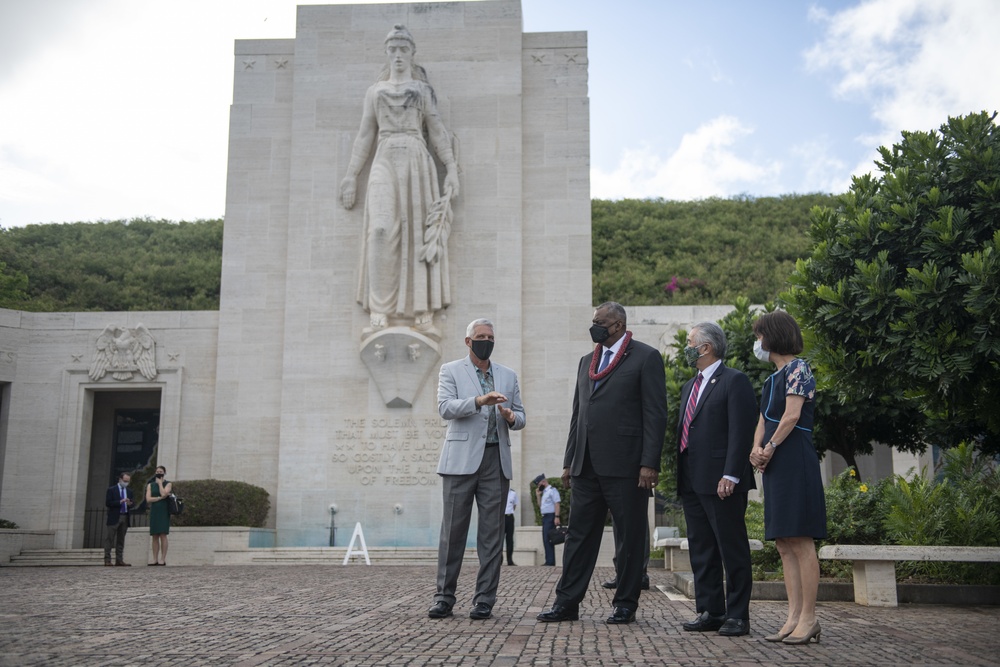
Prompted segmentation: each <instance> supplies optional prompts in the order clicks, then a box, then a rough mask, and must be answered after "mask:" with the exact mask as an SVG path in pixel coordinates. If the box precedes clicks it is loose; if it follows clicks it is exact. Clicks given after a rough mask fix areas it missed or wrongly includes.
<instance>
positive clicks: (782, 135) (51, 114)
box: [0, 0, 1000, 227]
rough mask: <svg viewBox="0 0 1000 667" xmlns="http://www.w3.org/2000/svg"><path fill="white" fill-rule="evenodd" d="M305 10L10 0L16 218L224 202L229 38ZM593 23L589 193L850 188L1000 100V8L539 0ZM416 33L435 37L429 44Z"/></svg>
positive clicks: (5, 14) (7, 216)
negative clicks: (927, 134) (918, 141)
mask: <svg viewBox="0 0 1000 667" xmlns="http://www.w3.org/2000/svg"><path fill="white" fill-rule="evenodd" d="M296 4H342V3H329V2H313V1H310V2H298V3H297V2H295V1H294V0H171V1H169V2H168V1H166V0H9V1H6V2H0V226H3V227H12V226H19V225H25V224H30V223H35V222H72V221H79V220H99V219H120V218H132V217H141V216H149V217H152V218H167V219H172V220H182V219H183V220H195V219H199V218H214V217H219V216H222V215H223V213H224V210H225V172H226V143H227V136H228V115H229V104H230V102H231V100H232V70H233V55H232V54H233V41H234V40H236V39H250V38H287V37H294V35H295V5H296ZM522 9H523V14H524V29H525V31H527V32H544V31H561V30H586V31H587V32H588V42H589V63H590V70H589V71H590V102H591V191H592V195H593V196H594V197H602V198H611V199H617V198H622V197H664V198H667V199H698V198H703V197H711V196H720V197H728V196H733V195H741V194H750V195H757V196H764V195H778V194H788V193H805V192H842V191H844V190H846V189H847V188H848V186H849V184H850V178H851V176H852V175H855V174H861V173H865V172H868V171H871V170H872V169H873V165H872V161H873V160H874V158H875V157H876V150H875V149H876V148H877V147H878V146H879V145H883V144H886V145H887V144H891V143H892V142H894V141H896V140H897V139H898V138H899V133H900V131H902V130H929V129H934V128H937V127H938V126H939V125H941V124H942V123H943V122H944V121H945V120H946V119H947V117H948V116H949V115H962V114H966V113H969V112H972V111H981V110H984V109H985V110H988V111H991V112H992V111H994V110H997V109H1000V59H998V58H997V57H996V55H995V46H994V42H995V35H997V34H1000V2H996V1H995V0H851V1H848V0H815V1H813V2H809V1H808V0H803V1H801V2H800V1H796V0H698V1H694V0H617V1H611V0H522ZM418 39H419V36H418Z"/></svg>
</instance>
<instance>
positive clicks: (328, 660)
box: [0, 554, 1000, 667]
mask: <svg viewBox="0 0 1000 667" xmlns="http://www.w3.org/2000/svg"><path fill="white" fill-rule="evenodd" d="M126 556H127V554H126ZM559 572H560V568H545V567H505V568H504V570H503V574H502V577H501V581H500V598H499V600H498V602H497V606H496V608H495V609H494V617H493V618H492V619H489V620H487V621H471V620H469V618H468V610H469V607H470V603H471V601H470V595H471V590H472V587H473V576H474V569H473V568H471V567H469V566H468V565H467V566H466V568H465V570H464V571H463V574H462V579H461V581H460V585H459V591H458V594H459V601H458V604H457V605H456V607H455V611H456V614H455V616H454V617H453V618H449V619H444V620H438V621H433V620H430V619H428V618H427V615H426V610H427V607H428V606H429V605H430V603H431V597H432V594H433V592H434V568H433V567H430V566H413V567H400V566H371V567H369V566H365V565H361V564H351V565H348V566H340V565H329V566H315V565H304V566H247V567H222V566H215V567H169V566H168V567H165V568H156V567H143V566H136V567H130V568H118V567H116V568H104V567H41V568H11V567H8V568H0V665H4V666H6V665H18V666H21V665H142V666H144V667H154V666H158V665H178V666H181V665H183V666H189V665H245V666H250V665H314V664H315V665H684V666H687V665H716V664H727V665H733V666H736V667H744V666H750V665H768V666H772V665H782V666H787V667H795V666H798V665H831V666H832V665H836V666H837V667H847V666H853V665H878V666H879V667H889V666H892V665H998V664H1000V607H954V606H939V605H933V606H932V605H903V606H901V607H898V608H895V609H876V608H868V607H860V606H857V605H855V604H853V603H843V602H836V603H821V604H820V606H819V616H820V621H821V623H822V626H823V634H822V643H820V644H818V645H817V644H811V645H809V646H784V645H782V644H770V643H768V642H765V641H764V640H763V637H764V635H765V634H768V633H770V632H772V631H774V630H775V629H776V628H777V627H778V626H779V625H780V624H781V622H782V621H783V612H784V603H781V602H754V603H752V606H751V614H752V619H751V623H752V628H753V633H752V634H751V635H750V636H749V637H741V638H735V639H728V638H724V637H719V636H718V635H717V634H715V633H708V634H698V633H687V632H684V631H682V630H681V628H680V624H681V622H682V621H685V620H688V619H690V618H691V617H693V616H694V613H693V610H694V603H693V602H692V601H690V600H687V599H671V597H674V598H676V597H678V596H676V595H674V596H670V597H668V596H667V595H666V594H665V593H664V592H662V591H660V590H656V586H657V585H658V584H659V585H664V586H665V585H666V583H667V581H668V577H669V573H667V572H660V571H654V572H652V573H651V574H652V583H653V586H654V590H652V591H650V592H648V593H646V594H644V595H643V597H642V599H641V600H640V608H639V614H638V621H637V622H636V623H634V624H632V625H627V626H608V625H605V623H604V619H605V617H606V616H607V615H608V613H609V611H610V604H611V593H610V591H606V590H604V589H602V588H601V587H600V586H599V585H598V584H599V582H600V581H602V580H603V579H605V578H607V577H609V576H610V575H611V574H612V570H611V569H609V568H598V570H597V573H596V574H595V577H594V581H592V582H591V589H590V592H589V593H588V595H587V599H586V600H585V601H584V603H583V605H582V607H581V619H580V620H579V621H577V622H572V623H559V624H556V623H553V624H545V623H539V622H537V621H536V620H535V614H537V613H538V612H539V611H541V610H542V609H543V608H547V607H548V606H549V605H551V603H552V600H553V587H554V584H555V581H556V579H557V577H558V575H559Z"/></svg>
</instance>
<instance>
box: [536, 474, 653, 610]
mask: <svg viewBox="0 0 1000 667" xmlns="http://www.w3.org/2000/svg"><path fill="white" fill-rule="evenodd" d="M589 459H590V457H587V459H586V460H585V462H584V466H583V471H582V473H581V474H580V475H579V476H575V477H573V480H572V485H573V503H572V505H571V506H570V515H569V533H568V534H567V535H566V543H565V545H564V547H563V571H562V576H561V577H560V578H559V583H558V584H557V585H556V600H555V602H556V604H560V605H563V606H566V607H575V606H577V605H578V604H580V601H581V600H583V598H584V596H585V595H586V593H587V588H588V586H589V585H590V579H591V577H592V576H593V575H594V567H595V566H596V565H597V556H598V554H599V552H600V550H601V539H602V537H603V536H604V518H605V517H606V516H607V514H608V510H611V520H612V521H613V522H614V523H615V525H616V526H617V527H618V531H619V532H618V534H619V535H621V550H620V551H619V553H618V564H617V568H618V587H617V588H615V597H614V600H613V602H612V604H613V605H614V606H615V607H624V608H626V609H629V610H631V611H635V610H636V609H638V607H639V594H640V593H641V590H642V566H643V553H642V552H643V550H644V548H643V547H644V546H645V540H646V524H647V522H646V505H647V503H648V500H647V499H648V498H649V491H647V490H646V489H642V488H640V487H639V477H638V475H636V477H606V476H603V475H598V474H597V473H596V472H595V471H594V469H593V466H591V465H590V460H589ZM645 551H646V552H647V554H648V552H649V550H648V549H645Z"/></svg>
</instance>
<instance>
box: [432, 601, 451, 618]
mask: <svg viewBox="0 0 1000 667" xmlns="http://www.w3.org/2000/svg"><path fill="white" fill-rule="evenodd" d="M427 615H428V616H429V617H430V618H448V617H449V616H451V605H450V604H448V603H447V602H435V603H434V604H432V605H431V608H430V609H428V610H427Z"/></svg>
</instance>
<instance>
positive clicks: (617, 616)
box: [607, 607, 635, 625]
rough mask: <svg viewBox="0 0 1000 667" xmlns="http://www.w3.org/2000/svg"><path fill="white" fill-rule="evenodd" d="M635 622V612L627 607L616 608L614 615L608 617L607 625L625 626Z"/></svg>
mask: <svg viewBox="0 0 1000 667" xmlns="http://www.w3.org/2000/svg"><path fill="white" fill-rule="evenodd" d="M634 620H635V610H633V609H628V608H627V607H615V611H614V613H612V614H611V615H610V616H608V619H607V623H608V624H609V625H623V624H625V623H631V622H632V621H634Z"/></svg>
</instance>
